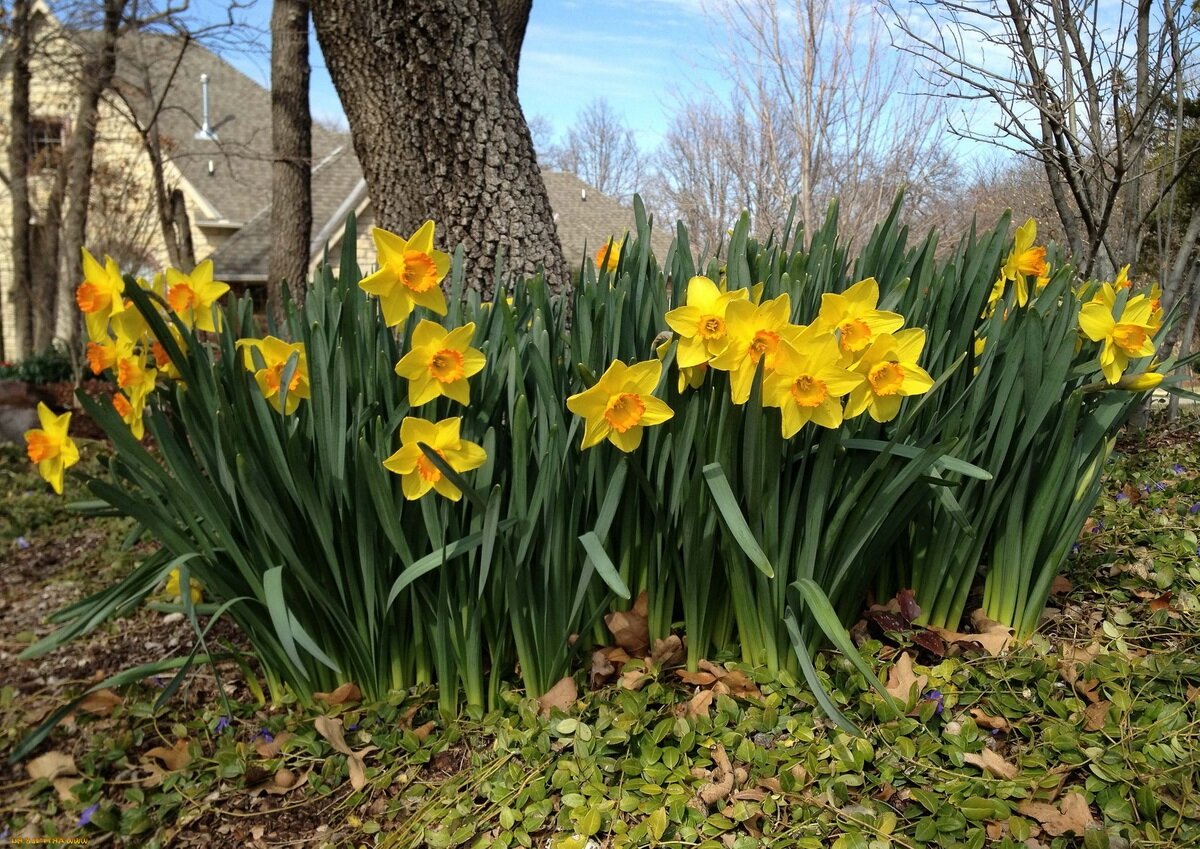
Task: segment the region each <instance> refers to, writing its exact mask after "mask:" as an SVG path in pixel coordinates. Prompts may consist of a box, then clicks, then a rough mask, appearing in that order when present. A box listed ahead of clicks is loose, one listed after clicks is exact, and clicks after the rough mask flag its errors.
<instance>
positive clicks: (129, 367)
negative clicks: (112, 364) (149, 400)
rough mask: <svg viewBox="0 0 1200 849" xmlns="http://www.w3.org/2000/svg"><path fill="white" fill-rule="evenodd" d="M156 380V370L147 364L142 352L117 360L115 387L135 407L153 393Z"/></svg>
mask: <svg viewBox="0 0 1200 849" xmlns="http://www.w3.org/2000/svg"><path fill="white" fill-rule="evenodd" d="M157 380H158V370H157V369H154V368H151V367H150V366H149V365H148V364H147V361H146V354H145V353H144V352H143V353H138V354H134V353H129V354H127V355H126V356H122V357H120V358H119V359H118V360H117V386H119V387H120V388H121V389H122V390H123V391H124V392H125V394H126V395H127V396H129V400H130V402H131V403H132V404H133V405H134V406H135V407H137V406H141V405H142V404H144V403H145V401H146V397H147V396H148V395H149V394H150V393H151V392H153V391H154V386H155V383H156V382H157Z"/></svg>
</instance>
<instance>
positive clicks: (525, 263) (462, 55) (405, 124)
mask: <svg viewBox="0 0 1200 849" xmlns="http://www.w3.org/2000/svg"><path fill="white" fill-rule="evenodd" d="M529 5H530V4H529V3H528V2H524V0H500V2H498V0H420V2H417V0H321V2H319V3H314V4H313V9H312V13H313V22H314V23H315V25H316V30H317V37H318V39H319V40H320V42H321V49H322V52H323V53H324V55H325V59H326V61H327V63H328V65H329V71H330V75H331V76H332V78H333V83H334V85H335V86H336V88H337V90H338V94H339V95H340V96H341V99H342V104H343V105H344V106H345V108H346V116H347V118H348V119H349V121H350V128H351V131H352V132H353V137H354V148H355V152H356V153H357V154H358V158H359V161H360V162H361V163H362V166H363V173H364V176H365V177H366V181H367V187H368V189H369V191H370V194H371V200H372V203H373V205H374V208H375V213H376V216H377V219H378V222H379V224H380V226H382V227H385V228H387V229H390V230H394V231H397V232H400V233H402V234H408V233H410V232H412V231H413V230H414V229H416V228H417V227H418V226H419V225H420V224H421V222H422V221H424V220H425V219H427V218H432V219H433V220H434V221H435V222H436V223H437V225H438V231H437V241H438V243H439V246H440V247H443V248H452V247H453V246H455V245H456V244H459V243H461V244H462V245H463V248H464V250H465V252H466V280H467V284H468V285H469V286H471V287H473V288H475V289H478V290H480V291H482V292H484V293H488V292H489V291H490V289H491V285H492V279H493V268H494V264H495V259H496V256H497V254H498V253H500V252H503V254H504V256H505V268H506V270H507V271H509V272H515V273H520V274H532V273H534V272H535V271H536V270H537V269H538V267H539V266H544V267H545V269H546V272H547V276H548V279H549V281H550V284H551V285H552V286H555V287H561V286H564V285H565V284H566V282H567V274H566V264H565V262H564V260H563V254H562V247H561V245H560V244H559V241H558V233H557V231H556V229H555V226H554V218H553V213H552V212H551V210H550V203H549V200H548V199H547V196H546V187H545V184H544V183H543V182H542V179H541V174H540V172H539V170H538V165H537V159H536V158H535V155H534V150H533V142H532V140H531V139H530V135H529V128H528V126H527V125H526V123H525V117H524V115H523V114H522V112H521V106H520V104H519V103H518V101H517V88H516V81H515V75H514V72H515V68H516V65H517V63H516V61H515V60H514V58H513V55H514V54H519V52H520V44H519V41H520V38H519V37H518V36H517V33H521V34H522V35H523V33H524V23H525V20H527V12H528V7H529ZM502 6H503V8H504V9H506V10H508V9H510V8H511V7H514V6H515V7H518V10H519V8H524V9H525V12H526V14H525V16H524V20H520V21H516V22H514V21H512V20H509V19H508V18H502V17H501V15H500V8H501V7H502ZM505 21H507V23H505ZM506 34H507V37H506Z"/></svg>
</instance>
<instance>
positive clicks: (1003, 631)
mask: <svg viewBox="0 0 1200 849" xmlns="http://www.w3.org/2000/svg"><path fill="white" fill-rule="evenodd" d="M971 626H972V627H973V628H974V629H975V633H974V634H963V633H961V632H958V631H950V630H948V629H946V628H939V627H937V626H936V625H931V626H930V627H929V630H930V631H933V632H934V633H935V634H937V635H938V636H939V637H941V638H942V639H943V640H945V641H946V642H948V643H968V644H969V643H978V644H979V645H980V646H982V647H983V650H984V651H986V652H987V653H988V654H990V655H999V654H1001V653H1003V651H1004V649H1006V648H1007V647H1008V645H1009V644H1010V643H1011V642H1012V639H1013V636H1012V629H1010V628H1007V627H1005V626H1004V625H1001V624H1000V623H999V622H993V621H992V620H991V619H988V618H987V616H986V615H985V614H984V612H983V611H982V610H976V611H975V612H974V613H972V614H971Z"/></svg>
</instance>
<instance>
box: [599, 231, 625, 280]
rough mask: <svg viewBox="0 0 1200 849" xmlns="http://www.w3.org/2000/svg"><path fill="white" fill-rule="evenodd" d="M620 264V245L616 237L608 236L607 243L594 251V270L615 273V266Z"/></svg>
mask: <svg viewBox="0 0 1200 849" xmlns="http://www.w3.org/2000/svg"><path fill="white" fill-rule="evenodd" d="M620 262H621V243H620V242H618V241H617V238H616V236H610V237H609V239H608V241H607V242H605V243H604V244H603V245H601V246H600V249H599V250H597V251H596V270H597V271H609V272H612V271H616V270H617V265H618V264H619V263H620Z"/></svg>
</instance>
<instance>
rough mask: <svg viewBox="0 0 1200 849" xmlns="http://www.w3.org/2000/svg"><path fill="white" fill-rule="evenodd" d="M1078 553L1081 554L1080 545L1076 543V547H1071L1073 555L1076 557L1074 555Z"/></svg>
mask: <svg viewBox="0 0 1200 849" xmlns="http://www.w3.org/2000/svg"><path fill="white" fill-rule="evenodd" d="M1078 553H1079V543H1075V544H1074V545H1072V546H1071V554H1073V555H1074V554H1078Z"/></svg>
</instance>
